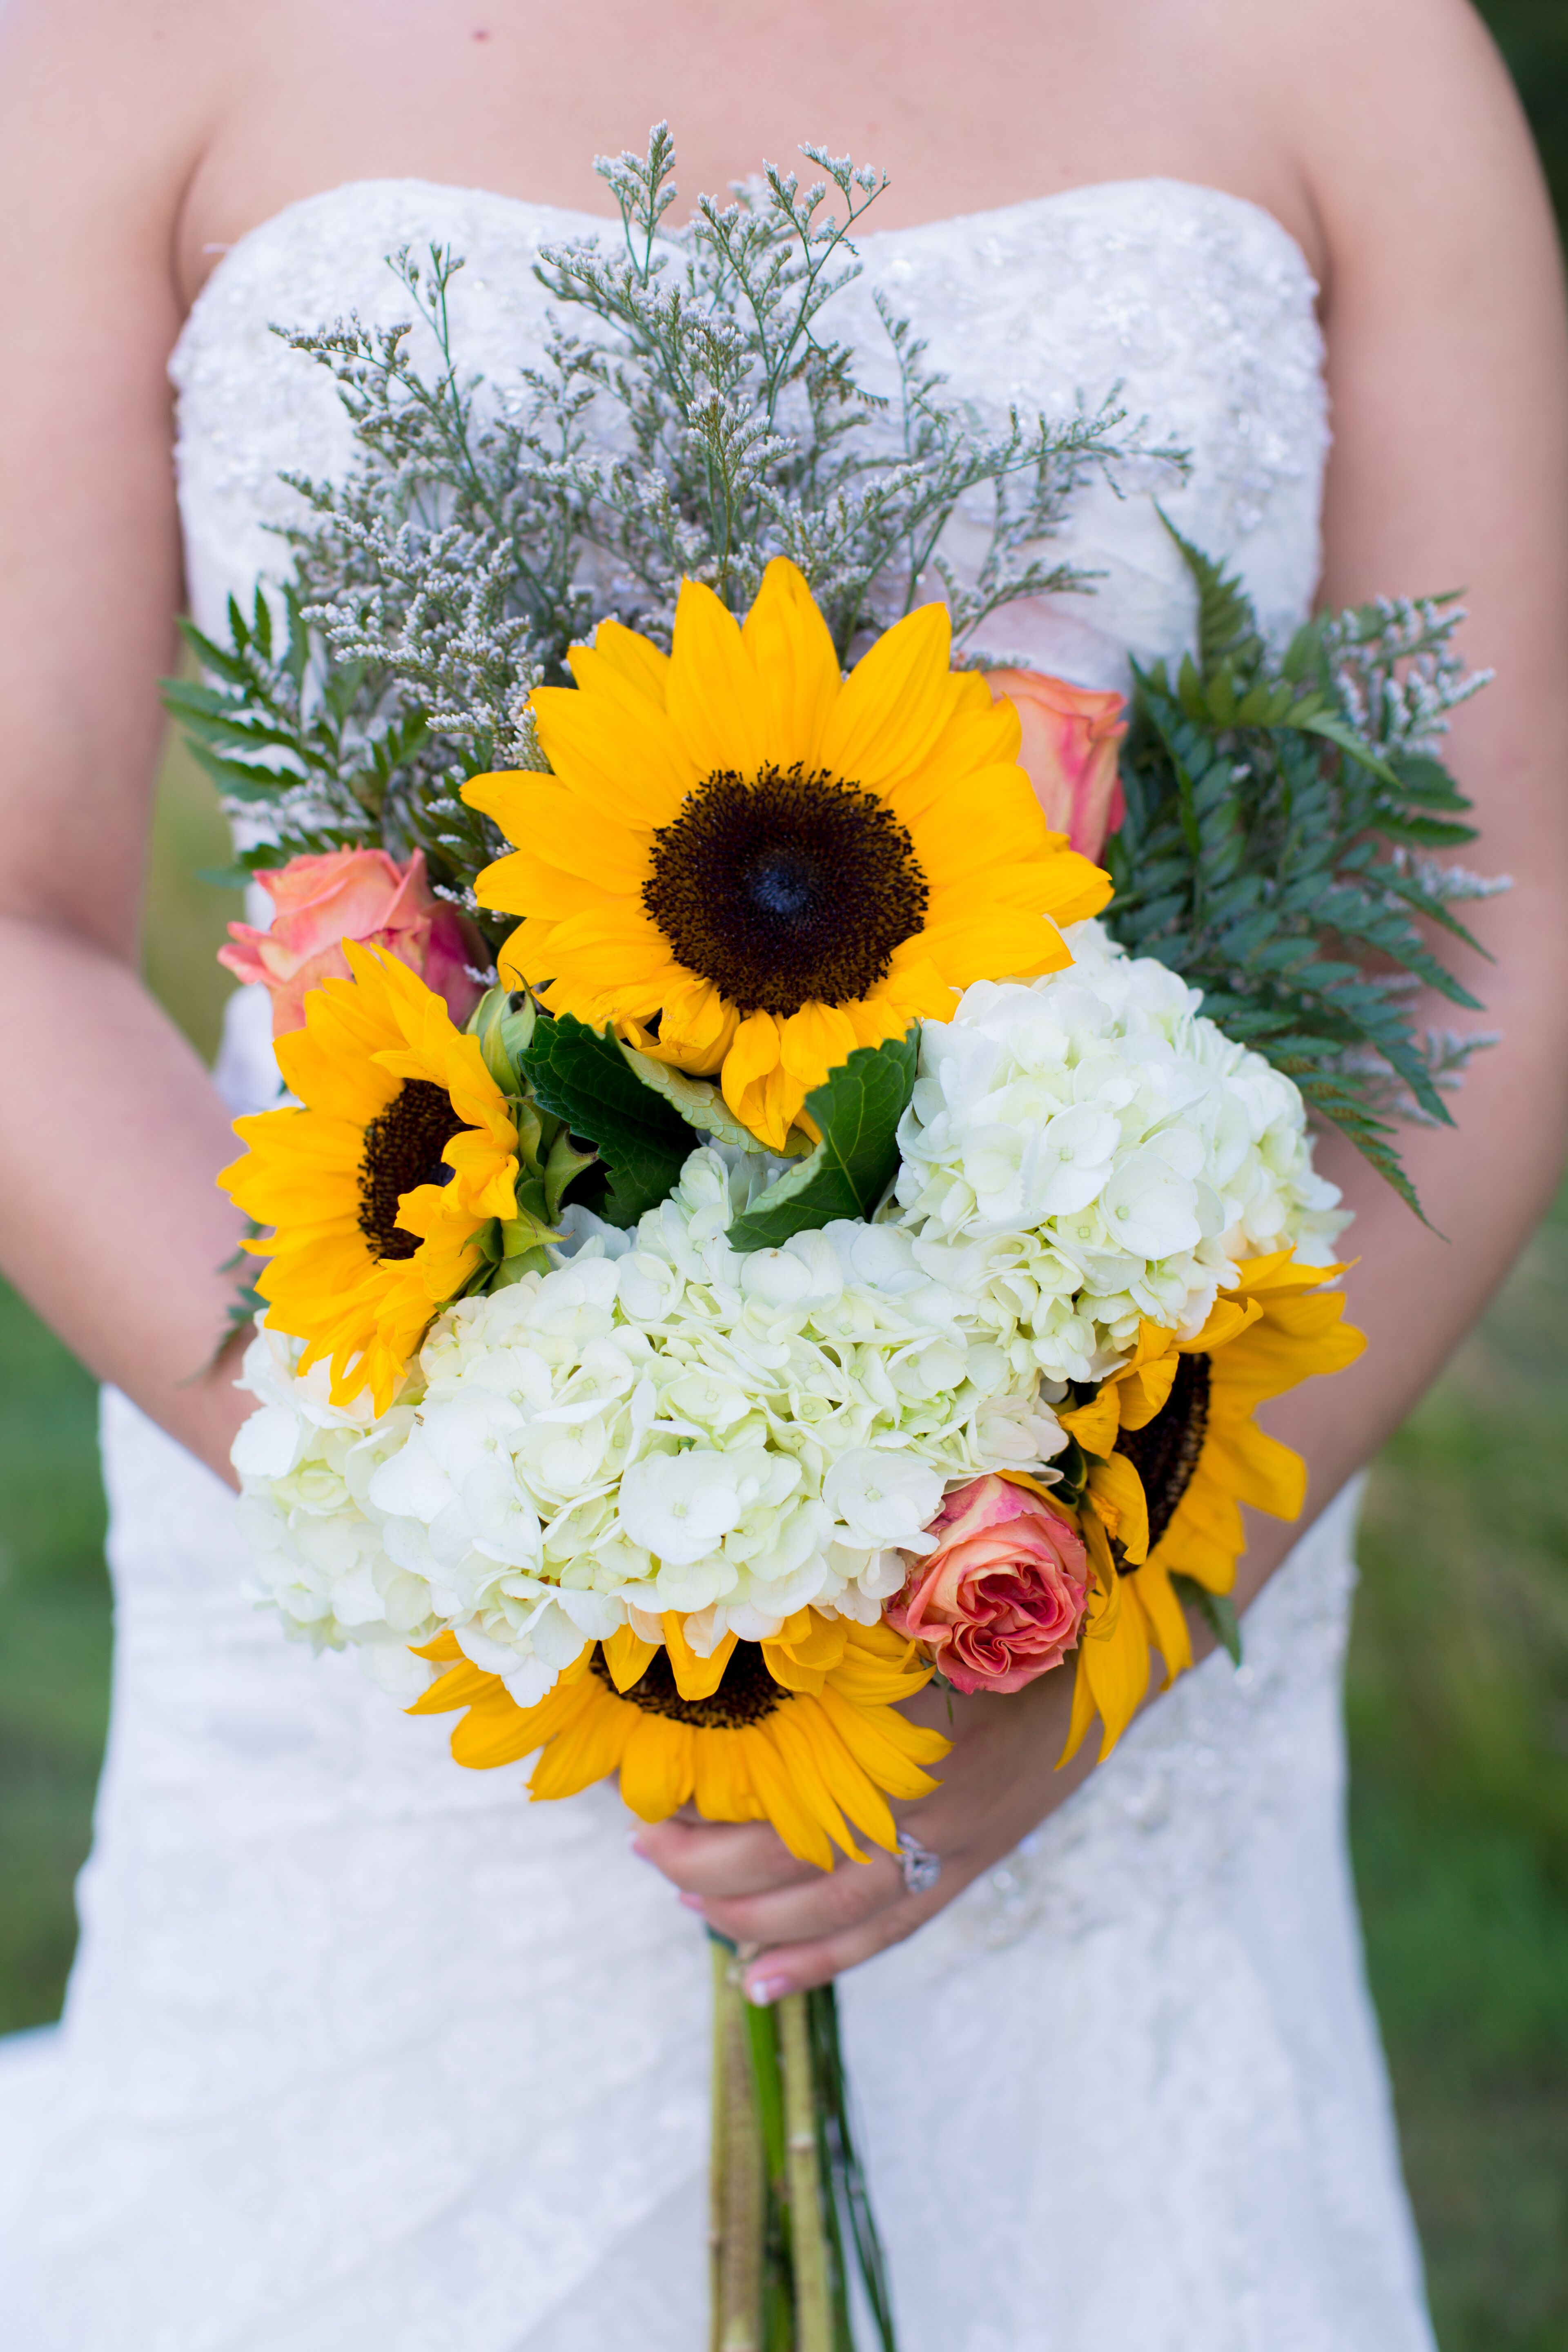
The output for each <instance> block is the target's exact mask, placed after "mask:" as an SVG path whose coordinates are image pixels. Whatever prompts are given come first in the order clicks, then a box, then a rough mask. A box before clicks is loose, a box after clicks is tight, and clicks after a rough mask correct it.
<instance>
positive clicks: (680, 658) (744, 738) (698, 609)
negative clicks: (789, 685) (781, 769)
mask: <svg viewBox="0 0 1568 2352" xmlns="http://www.w3.org/2000/svg"><path fill="white" fill-rule="evenodd" d="M668 711H669V721H670V725H671V727H672V728H673V730H674V731H675V733H676V735H677V736H678V738H679V742H680V747H681V750H682V751H683V752H684V754H685V756H686V759H687V761H688V762H689V765H690V767H691V769H692V771H693V772H694V777H700V776H710V775H713V774H714V773H716V772H718V771H720V770H723V769H731V770H733V771H734V772H736V773H737V774H740V775H742V776H754V775H755V774H756V773H757V771H758V770H759V769H760V768H762V767H763V766H764V765H765V764H766V761H767V757H768V738H769V713H768V709H767V706H766V704H765V702H764V700H763V694H762V690H761V688H760V687H759V685H758V683H757V673H756V669H755V667H754V666H753V664H752V657H751V655H750V654H749V653H748V652H747V650H746V647H745V646H744V645H743V643H742V638H741V628H740V624H739V622H738V621H737V620H736V619H735V616H734V614H732V613H730V612H727V611H726V610H725V608H724V606H723V605H722V604H721V603H720V601H719V599H718V597H717V596H715V594H714V593H713V591H712V590H711V588H704V587H703V586H702V585H701V584H700V583H699V582H698V581H695V580H687V581H683V582H682V583H681V589H680V598H679V603H678V604H677V605H676V608H675V637H674V650H673V653H672V656H671V659H670V666H669V685H668Z"/></svg>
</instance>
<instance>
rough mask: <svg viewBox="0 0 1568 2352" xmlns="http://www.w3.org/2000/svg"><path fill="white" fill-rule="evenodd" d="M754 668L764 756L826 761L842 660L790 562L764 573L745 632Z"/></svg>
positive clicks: (810, 764) (781, 559)
mask: <svg viewBox="0 0 1568 2352" xmlns="http://www.w3.org/2000/svg"><path fill="white" fill-rule="evenodd" d="M741 638H742V644H743V645H744V646H745V648H746V651H747V652H748V653H749V654H750V656H751V657H752V664H753V666H754V668H755V673H756V678H757V688H758V692H759V694H760V696H761V698H762V703H763V713H764V720H765V728H766V737H765V740H766V755H767V757H768V758H769V759H770V760H772V761H773V762H774V763H775V764H776V765H777V766H778V767H781V768H791V767H793V766H794V765H795V762H796V761H799V762H800V763H801V764H802V765H803V766H804V767H805V768H806V769H808V770H810V769H814V768H816V767H818V766H819V765H820V763H821V748H822V739H823V736H824V733H825V732H826V727H827V721H828V719H829V718H830V716H831V714H832V711H833V706H834V704H835V703H836V702H837V699H838V692H839V671H838V656H837V653H836V652H835V651H834V646H833V638H832V635H830V633H829V630H828V626H827V624H826V621H825V620H824V619H823V617H822V614H820V612H819V611H818V610H817V607H816V603H815V601H814V599H813V597H812V593H811V591H810V589H809V588H808V587H807V586H806V584H805V577H804V575H803V574H802V573H801V572H799V571H798V570H797V569H796V567H795V565H794V564H793V563H791V562H789V560H788V558H787V557H786V556H783V555H778V556H775V557H774V558H773V562H771V563H770V564H769V566H768V568H767V570H766V572H763V584H762V586H761V587H760V588H759V589H758V591H757V594H756V599H755V602H754V603H753V604H752V609H751V611H750V612H749V613H748V614H747V615H746V619H745V623H744V625H743V626H742V631H741Z"/></svg>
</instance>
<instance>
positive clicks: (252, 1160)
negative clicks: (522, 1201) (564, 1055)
mask: <svg viewBox="0 0 1568 2352" xmlns="http://www.w3.org/2000/svg"><path fill="white" fill-rule="evenodd" d="M343 952H344V954H345V955H346V956H347V957H348V960H349V966H350V969H351V970H352V971H353V980H352V981H347V980H328V981H326V982H323V984H322V985H321V988H319V989H313V990H312V991H311V992H310V994H309V995H307V997H306V999H305V1025H304V1027H303V1028H302V1029H294V1030H290V1031H289V1032H288V1033H287V1034H285V1035H284V1036H281V1037H279V1039H278V1040H277V1041H276V1051H277V1055H278V1065H279V1069H280V1070H281V1071H282V1073H283V1077H284V1081H285V1083H286V1085H287V1086H288V1087H289V1090H290V1092H291V1093H293V1094H294V1095H296V1096H298V1097H299V1099H300V1104H301V1105H302V1106H303V1108H300V1109H294V1108H290V1109H287V1110H270V1111H262V1112H260V1113H258V1115H257V1116H256V1117H254V1118H237V1119H236V1121H235V1123H234V1124H235V1132H236V1134H237V1135H238V1136H239V1137H240V1138H241V1139H242V1140H243V1141H244V1142H245V1143H246V1145H247V1147H248V1148H247V1152H246V1155H245V1157H244V1158H243V1159H241V1160H235V1161H234V1162H233V1164H232V1165H231V1166H229V1167H227V1168H226V1169H225V1170H224V1171H223V1173H222V1175H221V1176H220V1177H219V1178H218V1181H219V1183H220V1184H222V1185H223V1186H224V1188H225V1190H226V1192H228V1194H229V1196H230V1198H231V1199H232V1200H233V1201H234V1202H236V1203H237V1205H238V1206H239V1207H240V1208H241V1209H243V1210H245V1211H246V1212H247V1214H248V1215H250V1216H252V1217H254V1218H255V1219H256V1221H257V1223H258V1224H261V1225H267V1226H271V1227H272V1228H274V1231H273V1233H272V1235H271V1238H270V1239H269V1240H267V1241H261V1242H253V1243H251V1244H248V1246H249V1247H250V1248H251V1249H252V1250H253V1251H254V1252H255V1253H256V1255H258V1256H263V1257H267V1258H268V1259H269V1260H270V1264H269V1265H268V1266H267V1268H266V1270H265V1271H264V1273H263V1274H262V1275H261V1276H260V1277H259V1279H258V1283H257V1288H258V1291H259V1292H260V1293H261V1296H262V1297H263V1298H265V1299H266V1300H267V1302H268V1318H267V1319H268V1323H269V1324H271V1326H272V1328H274V1329H275V1330H279V1331H288V1332H291V1333H292V1334H293V1335H294V1337H295V1338H297V1339H303V1340H304V1341H305V1342H306V1347H305V1352H304V1355H303V1356H302V1357H301V1359H300V1366H301V1369H307V1368H308V1367H309V1366H310V1365H311V1364H313V1363H316V1362H318V1361H320V1360H321V1358H323V1357H330V1358H331V1381H332V1389H331V1393H332V1401H333V1402H334V1403H335V1404H347V1403H349V1402H351V1401H352V1400H353V1398H354V1397H355V1396H357V1395H358V1394H359V1393H360V1391H362V1390H363V1389H365V1388H368V1389H369V1390H370V1391H371V1394H372V1397H373V1399H374V1405H375V1410H376V1412H385V1411H386V1408H387V1406H388V1405H389V1404H390V1403H391V1402H392V1396H393V1391H394V1390H395V1387H396V1385H397V1381H398V1380H399V1378H400V1377H401V1375H402V1372H403V1370H404V1368H405V1365H406V1364H407V1361H408V1359H409V1358H410V1356H411V1355H412V1354H413V1353H414V1350H415V1349H416V1348H417V1346H418V1345H419V1342H420V1339H422V1338H423V1336H424V1333H425V1330H426V1326H427V1325H428V1324H429V1322H430V1319H431V1318H432V1316H433V1315H434V1314H435V1313H436V1311H437V1307H440V1306H441V1305H443V1304H444V1303H445V1302H446V1301H447V1299H449V1298H455V1297H457V1296H458V1293H459V1292H460V1291H461V1290H462V1289H463V1287H464V1286H465V1285H466V1283H467V1282H468V1279H469V1277H470V1276H471V1275H472V1274H473V1272H474V1270H475V1268H476V1267H477V1266H478V1265H479V1262H480V1258H481V1255H482V1253H481V1251H480V1249H479V1244H478V1241H477V1238H476V1236H477V1235H478V1234H479V1231H480V1230H481V1228H482V1227H483V1226H484V1225H485V1224H486V1223H488V1222H489V1219H490V1218H491V1217H503V1218H506V1217H511V1216H513V1215H514V1214H515V1213H516V1196H515V1190H514V1188H515V1183H516V1179H517V1172H518V1163H517V1157H516V1154H517V1130H516V1129H515V1128H514V1126H513V1124H512V1120H511V1116H510V1112H509V1111H508V1109H507V1106H506V1097H504V1096H503V1095H502V1093H501V1091H500V1087H498V1086H497V1085H496V1083H495V1080H494V1079H493V1078H492V1077H491V1076H490V1075H489V1071H488V1070H487V1069H486V1067H485V1066H484V1060H483V1057H482V1055H480V1052H479V1044H478V1042H477V1040H476V1039H474V1038H472V1037H465V1036H463V1035H461V1034H459V1032H458V1030H457V1029H455V1028H454V1027H453V1025H452V1019H451V1015H450V1014H449V1013H447V1007H446V1005H445V1003H443V1002H442V1000H441V998H440V997H438V996H437V995H436V994H434V993H433V992H432V991H431V990H430V989H428V988H426V985H425V983H424V982H423V981H421V980H419V979H417V978H416V976H415V974H414V973H413V972H411V971H409V969H408V967H407V965H406V964H404V963H400V962H399V961H398V960H397V958H396V957H395V956H391V955H387V954H385V953H384V952H383V951H382V950H379V949H376V948H366V947H361V946H358V945H356V944H355V943H354V942H353V940H344V942H343Z"/></svg>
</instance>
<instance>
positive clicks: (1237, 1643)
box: [1171, 1569, 1241, 1666]
mask: <svg viewBox="0 0 1568 2352" xmlns="http://www.w3.org/2000/svg"><path fill="white" fill-rule="evenodd" d="M1171 1585H1172V1589H1173V1591H1174V1593H1175V1596H1176V1598H1177V1600H1178V1601H1181V1603H1182V1605H1183V1607H1184V1608H1186V1609H1195V1610H1196V1611H1197V1612H1198V1615H1199V1616H1200V1617H1201V1618H1202V1619H1203V1620H1204V1622H1205V1624H1206V1625H1207V1627H1208V1629H1209V1631H1210V1633H1212V1634H1213V1635H1214V1637H1215V1641H1216V1642H1218V1643H1221V1644H1222V1645H1223V1647H1224V1648H1226V1650H1228V1651H1229V1652H1230V1662H1231V1664H1232V1665H1233V1666H1239V1665H1240V1664H1241V1621H1240V1619H1239V1618H1238V1617H1237V1613H1236V1603H1235V1601H1232V1599H1231V1597H1230V1595H1229V1593H1228V1592H1211V1591H1209V1589H1208V1586H1207V1585H1206V1584H1200V1583H1199V1582H1198V1580H1197V1578H1196V1577H1195V1576H1184V1575H1183V1574H1182V1572H1181V1570H1179V1569H1174V1570H1172V1573H1171Z"/></svg>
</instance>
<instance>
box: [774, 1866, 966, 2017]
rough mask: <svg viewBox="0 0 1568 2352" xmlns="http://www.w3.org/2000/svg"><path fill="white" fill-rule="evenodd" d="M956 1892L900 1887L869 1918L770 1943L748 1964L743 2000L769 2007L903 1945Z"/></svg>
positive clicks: (947, 1888) (955, 1888)
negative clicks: (892, 1899)
mask: <svg viewBox="0 0 1568 2352" xmlns="http://www.w3.org/2000/svg"><path fill="white" fill-rule="evenodd" d="M958 1892H959V1888H958V1886H957V1885H952V1886H945V1885H944V1886H936V1887H933V1888H932V1889H931V1893H930V1894H929V1895H905V1894H904V1893H903V1891H902V1888H901V1887H900V1893H899V1897H898V1900H897V1901H896V1902H893V1903H889V1904H886V1905H884V1906H882V1907H881V1908H880V1909H879V1910H878V1911H876V1912H874V1913H873V1914H872V1915H871V1916H869V1917H868V1918H865V1919H861V1920H858V1921H857V1922H855V1923H854V1924H852V1925H850V1926H847V1927H837V1928H836V1929H834V1930H832V1931H831V1932H829V1933H828V1934H826V1935H822V1934H818V1935H816V1936H813V1937H802V1938H800V1939H799V1940H797V1941H795V1942H793V1943H788V1944H772V1945H770V1946H769V1947H768V1948H767V1949H766V1950H765V1951H762V1952H759V1953H758V1954H757V1957H756V1958H755V1959H754V1960H752V1961H751V1962H750V1963H749V1965H748V1966H747V1969H746V1972H745V1976H744V1979H743V1982H744V1984H745V1989H746V1998H747V2000H752V2001H759V2002H762V2003H763V2004H765V2005H768V2006H771V2005H772V2004H773V2002H774V2001H776V2000H783V1999H784V1995H785V1994H786V1993H792V1992H810V1991H811V1990H812V1989H813V1987H814V1986H816V1985H825V1984H831V1983H832V1981H833V1979H834V1978H835V1977H840V1976H842V1975H843V1974H844V1972H845V1970H846V1969H855V1968H858V1967H859V1965H860V1963H861V1961H862V1960H870V1959H874V1958H876V1956H877V1954H878V1953H879V1952H885V1951H888V1950H889V1948H891V1947H892V1946H893V1945H894V1944H901V1943H902V1942H903V1940H904V1938H905V1937H906V1936H912V1935H913V1934H914V1932H915V1929H916V1928H917V1927H924V1925H925V1923H926V1921H927V1920H928V1919H930V1918H931V1917H932V1916H934V1914H935V1913H937V1912H938V1911H940V1910H941V1909H942V1906H944V1905H945V1904H947V1903H950V1902H951V1901H952V1897H953V1895H956V1894H957V1893H958Z"/></svg>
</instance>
